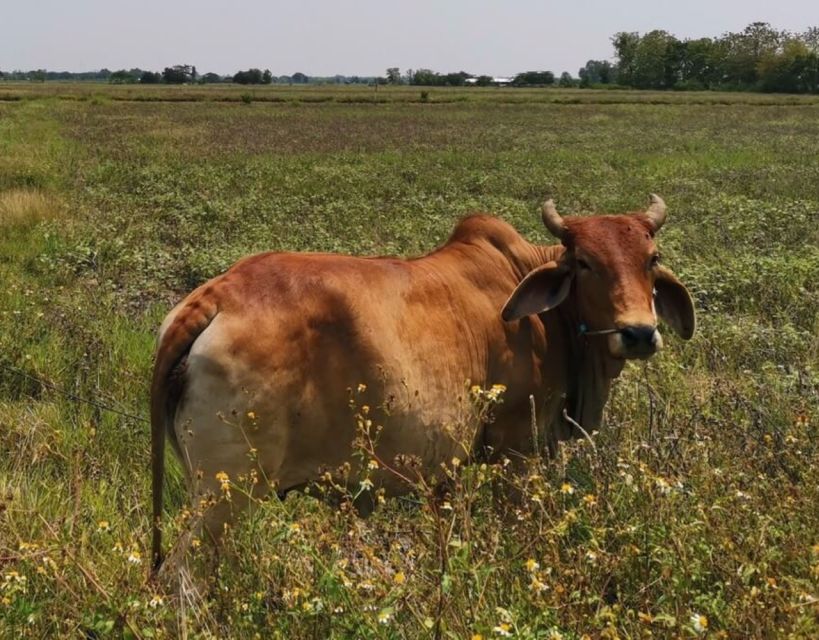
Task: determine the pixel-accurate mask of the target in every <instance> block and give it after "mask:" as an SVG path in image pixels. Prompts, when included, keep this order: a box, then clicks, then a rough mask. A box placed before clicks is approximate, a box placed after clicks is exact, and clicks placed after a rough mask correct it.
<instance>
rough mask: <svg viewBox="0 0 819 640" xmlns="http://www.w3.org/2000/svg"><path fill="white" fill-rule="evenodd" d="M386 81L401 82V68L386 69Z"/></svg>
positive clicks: (390, 82)
mask: <svg viewBox="0 0 819 640" xmlns="http://www.w3.org/2000/svg"><path fill="white" fill-rule="evenodd" d="M387 82H388V83H389V84H401V69H399V68H398V67H390V68H389V69H387Z"/></svg>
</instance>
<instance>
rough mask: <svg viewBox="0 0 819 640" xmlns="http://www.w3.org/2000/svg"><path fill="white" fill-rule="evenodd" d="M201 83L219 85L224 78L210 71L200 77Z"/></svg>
mask: <svg viewBox="0 0 819 640" xmlns="http://www.w3.org/2000/svg"><path fill="white" fill-rule="evenodd" d="M199 82H200V84H218V83H219V82H222V76H220V75H219V74H218V73H213V72H212V71H209V72H208V73H204V74H202V75H201V76H199Z"/></svg>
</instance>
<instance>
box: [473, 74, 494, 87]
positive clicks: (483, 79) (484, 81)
mask: <svg viewBox="0 0 819 640" xmlns="http://www.w3.org/2000/svg"><path fill="white" fill-rule="evenodd" d="M475 84H476V85H477V86H479V87H491V86H492V85H493V84H495V81H494V79H493V78H492V76H478V79H477V80H476V81H475Z"/></svg>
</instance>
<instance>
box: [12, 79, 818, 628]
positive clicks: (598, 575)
mask: <svg viewBox="0 0 819 640" xmlns="http://www.w3.org/2000/svg"><path fill="white" fill-rule="evenodd" d="M372 92H373V90H372V89H371V88H370V89H361V90H358V89H354V90H348V89H339V90H328V89H326V88H325V89H316V88H312V87H311V88H307V89H295V88H287V89H279V88H271V89H247V88H240V87H228V88H222V87H219V88H209V87H205V88H201V89H200V88H190V89H189V88H179V89H177V88H168V87H160V88H155V89H154V88H150V89H148V88H145V87H107V86H104V85H50V84H45V85H41V86H37V85H11V84H8V85H0V282H2V283H3V286H2V287H0V365H2V366H3V367H13V368H15V369H19V370H22V371H24V372H27V373H29V374H32V375H36V376H39V377H42V378H44V379H45V380H47V381H49V382H50V383H51V384H53V385H58V386H60V387H62V388H63V389H66V390H68V391H70V392H71V393H73V394H78V395H80V396H83V397H89V398H94V399H97V400H99V401H101V402H104V403H106V404H108V405H111V406H114V407H116V408H118V409H119V410H120V411H122V412H124V413H127V414H133V415H135V416H138V417H140V418H147V391H148V379H149V372H150V367H151V358H152V349H153V340H154V333H155V330H156V328H157V327H158V324H159V321H160V320H161V318H162V317H163V316H164V314H165V313H166V312H167V310H168V309H169V308H170V305H172V304H173V303H174V301H176V300H177V299H178V298H179V297H180V296H181V295H182V294H184V293H186V292H187V291H189V290H190V289H192V288H193V287H194V286H196V285H197V284H199V283H201V282H202V281H203V280H205V279H206V278H208V277H210V276H213V275H215V274H217V273H219V272H221V271H222V270H224V269H225V268H226V267H227V266H229V265H230V264H231V263H232V262H233V261H235V260H236V259H237V258H239V257H240V256H243V255H245V254H248V253H251V252H258V251H262V250H284V249H287V250H315V251H343V252H350V253H361V254H403V255H412V254H419V253H422V252H426V251H428V250H430V249H432V248H434V247H435V246H436V245H438V244H440V243H441V242H443V241H444V240H445V239H446V237H447V235H448V233H449V231H450V230H451V229H452V227H453V225H454V223H455V221H456V220H458V218H459V217H461V216H462V215H464V214H465V213H468V212H471V211H475V210H483V211H490V212H494V213H496V214H497V215H499V216H501V217H503V218H504V219H506V220H508V221H509V222H511V223H512V224H513V225H514V226H515V227H516V228H518V229H519V230H520V231H521V232H522V233H523V234H524V235H526V236H527V237H529V238H530V239H533V240H537V239H539V240H540V241H541V242H551V240H550V239H549V238H548V237H547V234H546V233H545V230H544V229H543V228H542V226H541V223H540V221H539V217H538V215H537V214H536V211H537V207H538V205H539V203H540V202H541V201H542V199H543V198H544V196H546V195H552V196H553V197H554V198H555V199H556V201H557V203H558V207H559V209H560V210H561V211H562V212H563V213H564V214H568V213H583V212H593V211H596V212H604V211H609V212H620V211H625V210H634V209H637V208H640V207H642V206H643V205H644V204H645V202H646V195H647V194H648V193H649V192H650V191H656V192H658V193H660V194H661V195H662V196H663V197H664V198H665V199H666V201H667V203H668V204H669V222H668V224H667V225H666V227H665V228H664V229H663V230H662V232H661V234H660V236H659V244H660V248H661V250H662V252H663V256H664V261H665V263H666V264H668V265H669V266H670V267H671V268H672V269H674V271H675V272H676V273H677V274H678V275H679V276H680V278H681V279H682V280H683V281H684V282H685V283H686V284H687V285H688V287H689V289H690V291H691V292H692V294H693V295H694V297H695V299H696V302H697V306H698V313H699V315H698V321H699V327H698V334H697V335H696V336H695V338H694V339H693V340H692V341H691V342H689V343H682V342H681V341H679V340H677V339H675V338H674V337H672V336H670V335H669V333H670V332H668V331H665V334H666V336H667V338H666V341H667V348H666V350H665V351H664V352H663V353H662V354H661V355H659V356H658V357H657V358H655V359H653V360H652V361H650V362H648V363H647V364H634V363H631V364H629V365H627V367H626V369H625V371H624V374H623V376H622V377H621V379H620V380H619V381H618V383H617V385H616V388H615V391H614V393H613V396H612V399H611V401H610V403H609V408H608V420H609V425H608V428H607V430H606V431H605V432H603V433H600V434H598V435H596V436H595V437H594V440H595V442H596V450H593V449H592V448H591V447H590V446H589V445H588V444H586V443H584V442H579V443H570V444H568V445H566V446H565V447H564V448H563V449H562V450H561V451H560V453H559V455H558V457H557V459H555V460H553V461H546V462H541V461H536V460H533V461H532V472H531V474H530V476H529V477H528V478H525V479H522V480H520V479H514V478H510V477H508V476H507V475H506V474H505V472H504V470H503V468H502V467H486V468H480V467H473V468H467V469H461V468H457V469H452V470H451V472H452V475H453V478H454V479H453V489H452V493H451V495H450V496H449V497H448V505H447V506H448V507H451V508H441V506H440V503H439V502H436V501H435V500H432V499H431V496H430V492H429V491H426V490H425V489H424V487H422V486H421V487H419V492H418V496H417V499H414V500H412V501H409V502H408V501H399V500H395V501H389V502H387V504H386V505H384V506H382V507H380V508H379V509H378V510H377V511H376V513H375V514H374V515H373V516H372V517H371V518H369V519H367V520H360V519H358V518H357V517H355V516H353V515H352V514H351V513H350V510H349V509H346V508H333V509H331V508H329V507H327V506H325V505H324V504H323V503H319V502H317V501H315V500H312V499H310V498H308V497H303V496H294V497H292V498H288V499H287V500H286V501H285V502H284V503H281V502H279V501H277V500H273V501H270V502H267V503H264V504H260V505H257V507H256V508H255V509H254V511H253V515H252V517H251V518H248V519H246V520H245V521H244V522H243V523H242V524H241V525H240V526H238V527H237V528H236V529H235V530H234V531H233V532H232V533H231V535H230V542H229V546H230V547H231V548H232V549H233V550H235V557H234V559H233V561H232V562H225V563H224V564H223V566H222V571H221V572H220V573H219V575H218V576H215V577H214V585H213V589H212V593H211V594H210V595H209V596H208V597H207V598H205V599H194V600H192V601H184V602H181V603H180V601H179V599H178V598H177V597H176V595H175V594H174V593H161V592H158V591H157V589H156V588H155V587H154V586H152V585H151V584H148V583H146V576H147V571H148V561H147V559H148V555H149V551H148V548H147V544H148V536H149V521H150V507H149V484H150V482H149V466H148V463H149V430H148V425H147V424H145V423H143V422H141V421H140V420H138V419H136V418H133V417H126V416H123V415H118V414H114V413H110V412H108V411H103V410H99V409H97V408H94V407H91V406H87V405H82V404H78V403H76V402H73V401H71V400H69V399H67V398H65V397H63V396H61V395H59V394H57V393H55V392H54V391H52V390H49V389H47V388H44V387H43V386H41V385H40V384H39V383H38V382H36V381H33V380H31V379H29V378H25V377H21V376H19V375H17V374H15V373H13V372H10V371H9V370H8V369H3V370H0V637H2V638H20V637H30V638H43V637H86V638H107V637H111V638H117V637H127V638H149V637H154V638H160V637H166V638H167V637H176V636H177V635H184V634H187V636H188V637H231V638H253V637H265V638H266V637H277V638H278V637H282V638H284V637H287V638H291V639H295V638H325V637H336V638H347V637H362V638H409V639H413V638H424V637H430V638H437V637H441V638H470V637H481V638H484V639H488V638H494V637H501V636H502V635H504V634H507V633H508V634H510V635H513V636H514V637H520V638H558V637H563V638H572V639H577V638H581V637H583V636H584V634H585V635H587V636H588V637H590V638H609V639H612V638H643V637H660V638H666V637H668V638H671V637H683V638H684V637H694V636H698V635H707V636H708V637H714V638H719V637H722V638H728V637H730V638H747V637H760V638H762V637H790V638H815V637H818V636H819V475H818V473H819V435H817V426H819V403H818V402H817V396H818V395H819V161H818V160H817V159H819V98H817V97H816V96H814V97H800V98H797V97H792V96H767V95H751V94H736V95H734V94H704V93H702V94H683V93H673V94H671V93H664V94H653V93H631V92H628V93H626V92H585V91H584V92H580V91H577V92H561V91H557V90H548V91H531V92H526V91H518V90H514V91H512V90H488V91H481V90H478V89H470V90H464V91H461V90H453V91H445V90H431V91H430V99H431V101H432V104H424V103H420V102H419V101H418V100H419V95H420V92H419V91H418V90H416V89H415V88H412V89H399V90H391V91H386V90H383V89H379V92H378V98H379V100H380V99H383V100H384V102H375V103H374V104H367V103H366V100H365V99H367V98H370V97H374V95H375V94H374V93H372ZM243 93H250V94H252V96H253V98H252V102H251V103H250V104H243V103H242V102H241V95H242V94H243ZM358 96H360V97H361V98H362V100H360V101H356V100H353V99H352V98H356V97H358ZM508 96H512V97H514V98H520V99H519V100H514V101H509V100H508ZM527 96H528V97H527ZM63 97H65V98H74V99H60V98H63ZM279 97H281V98H282V101H274V100H273V98H279ZM307 97H309V98H310V99H309V100H307V99H305V98H307ZM180 99H182V100H185V101H181V102H176V100H180ZM515 102H519V103H515ZM578 102H579V103H578ZM654 102H661V103H662V104H652V103H654ZM338 419H339V420H353V419H354V417H353V413H352V411H351V413H350V415H349V416H339V417H338ZM169 457H172V456H169ZM171 475H172V478H171V481H170V487H169V489H168V492H167V499H166V506H167V511H168V516H167V518H166V520H167V521H170V523H171V524H170V525H169V526H168V530H167V531H166V534H165V540H166V542H168V541H172V540H173V539H174V538H175V537H176V535H177V534H178V531H179V530H180V529H181V528H182V527H183V526H184V522H183V515H182V513H183V506H184V505H185V497H184V487H183V484H182V481H181V476H180V473H179V469H178V468H177V465H176V464H175V462H174V468H173V469H172V474H171ZM509 482H512V483H518V484H520V485H521V486H520V489H521V491H522V495H523V499H522V501H521V503H520V504H514V505H508V506H507V507H506V508H504V507H502V506H501V505H498V504H495V503H494V501H493V497H492V495H493V487H495V486H498V485H501V484H504V483H509ZM237 490H238V489H237ZM701 617H702V618H701ZM706 619H707V628H703V625H704V624H705V620H706Z"/></svg>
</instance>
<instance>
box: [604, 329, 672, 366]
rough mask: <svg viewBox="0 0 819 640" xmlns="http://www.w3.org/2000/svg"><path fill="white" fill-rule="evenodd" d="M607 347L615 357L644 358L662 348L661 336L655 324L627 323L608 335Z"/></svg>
mask: <svg viewBox="0 0 819 640" xmlns="http://www.w3.org/2000/svg"><path fill="white" fill-rule="evenodd" d="M609 348H610V350H611V352H612V355H613V356H615V357H617V358H628V359H631V358H639V359H645V358H650V357H651V356H652V355H654V354H655V353H657V351H659V350H660V349H662V348H663V338H662V336H661V335H660V332H659V331H657V327H655V326H652V325H645V324H638V325H627V326H625V327H621V328H620V330H619V331H617V332H616V333H612V334H611V335H610V336H609Z"/></svg>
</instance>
